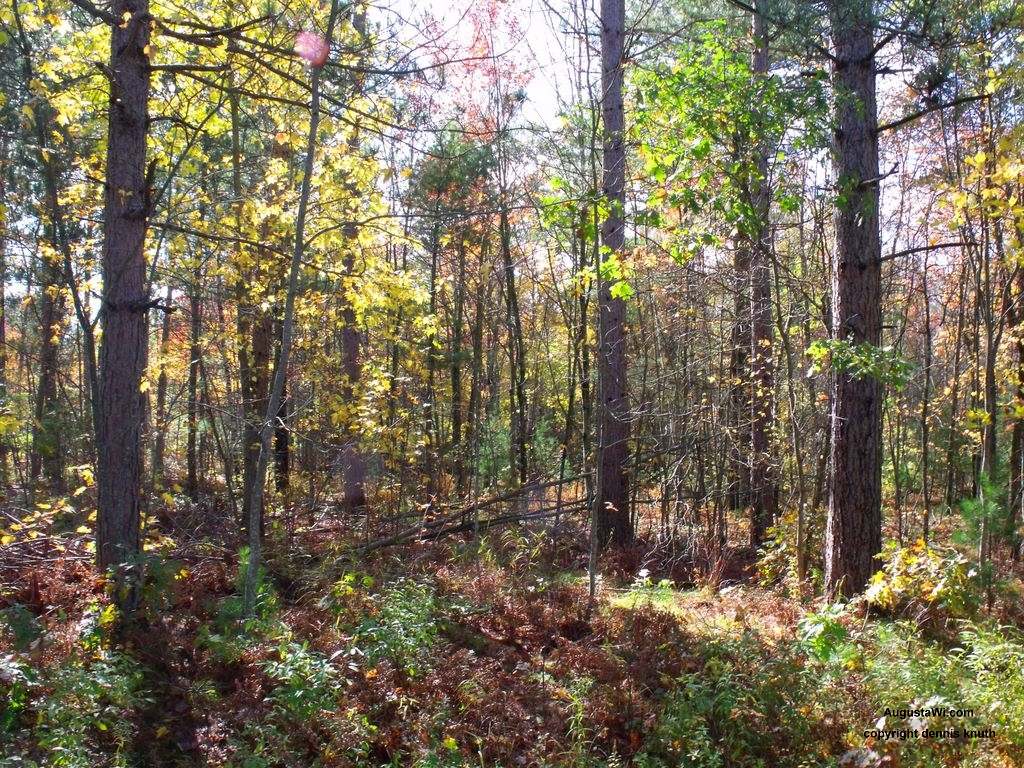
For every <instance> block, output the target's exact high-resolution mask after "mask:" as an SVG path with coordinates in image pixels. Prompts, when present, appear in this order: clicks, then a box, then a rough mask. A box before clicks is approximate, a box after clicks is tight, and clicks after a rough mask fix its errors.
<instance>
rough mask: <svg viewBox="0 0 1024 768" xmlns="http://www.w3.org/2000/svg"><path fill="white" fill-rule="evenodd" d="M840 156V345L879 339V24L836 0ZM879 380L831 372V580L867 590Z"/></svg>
mask: <svg viewBox="0 0 1024 768" xmlns="http://www.w3.org/2000/svg"><path fill="white" fill-rule="evenodd" d="M829 12H830V21H831V28H832V48H833V51H832V87H833V98H834V99H835V112H836V114H835V136H834V149H833V162H834V164H835V176H836V185H837V200H836V212H835V228H836V250H835V257H834V259H833V274H832V333H833V338H834V340H835V341H836V342H847V343H849V344H852V345H870V348H877V347H878V345H879V343H880V341H881V332H882V312H881V306H882V305H881V268H882V263H881V256H882V247H881V238H880V233H879V228H878V227H879V212H878V206H879V191H878V187H879V183H880V176H879V172H878V106H877V103H876V99H875V77H876V76H875V52H876V49H875V36H874V31H875V28H876V20H875V13H874V8H873V5H872V0H832V2H831V3H830V8H829ZM882 394H883V392H882V382H881V381H880V380H879V378H878V377H876V376H873V375H857V374H856V373H854V372H852V371H850V370H834V372H833V376H832V414H831V419H832V422H831V436H832V442H831V446H832V453H831V477H830V483H829V503H828V517H827V523H826V532H825V586H826V589H827V591H828V593H829V595H831V596H837V595H840V594H843V595H852V594H854V593H856V592H858V591H860V590H861V589H862V588H863V587H864V585H865V584H866V583H867V581H868V578H869V577H870V576H871V574H872V572H873V571H874V570H875V565H876V563H875V556H876V555H877V554H878V552H879V550H880V549H881V546H882Z"/></svg>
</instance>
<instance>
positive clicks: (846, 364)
mask: <svg viewBox="0 0 1024 768" xmlns="http://www.w3.org/2000/svg"><path fill="white" fill-rule="evenodd" d="M807 356H808V357H809V358H810V359H811V361H812V364H811V371H812V372H813V373H821V372H823V371H825V370H828V369H829V368H831V369H832V370H835V371H839V372H842V373H847V374H849V375H850V376H852V377H853V378H855V379H864V378H869V377H870V378H873V379H877V380H878V381H880V382H881V383H882V384H885V385H887V386H891V387H894V388H895V389H897V390H899V389H902V388H903V387H905V386H906V385H907V382H908V381H909V379H910V374H911V373H912V372H913V366H912V365H911V363H910V362H909V361H908V360H907V359H906V358H905V357H903V356H902V355H901V354H900V353H899V352H898V351H897V350H896V349H894V348H893V347H887V346H882V347H879V346H876V345H874V344H870V343H869V342H866V341H864V342H861V343H860V344H853V343H851V342H850V341H848V340H847V339H826V340H824V341H822V340H818V341H815V342H814V343H813V344H811V346H810V347H808V348H807Z"/></svg>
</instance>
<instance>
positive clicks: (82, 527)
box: [75, 525, 92, 533]
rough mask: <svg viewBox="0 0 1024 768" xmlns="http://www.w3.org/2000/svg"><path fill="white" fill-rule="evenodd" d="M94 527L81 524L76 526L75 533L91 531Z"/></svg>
mask: <svg viewBox="0 0 1024 768" xmlns="http://www.w3.org/2000/svg"><path fill="white" fill-rule="evenodd" d="M91 532H92V529H91V528H90V527H89V526H87V525H80V526H78V527H77V528H75V533H91Z"/></svg>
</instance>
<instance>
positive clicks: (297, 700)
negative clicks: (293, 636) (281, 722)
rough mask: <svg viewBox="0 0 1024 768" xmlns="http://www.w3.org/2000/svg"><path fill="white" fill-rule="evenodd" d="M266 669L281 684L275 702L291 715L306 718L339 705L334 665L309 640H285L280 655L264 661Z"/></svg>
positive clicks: (274, 693)
mask: <svg viewBox="0 0 1024 768" xmlns="http://www.w3.org/2000/svg"><path fill="white" fill-rule="evenodd" d="M263 671H264V672H266V674H267V676H268V677H269V678H270V679H271V680H273V681H274V682H275V683H276V684H277V685H276V686H275V687H274V689H273V690H272V691H271V692H270V699H271V701H273V703H274V705H275V707H277V708H278V709H279V710H280V711H281V712H283V713H285V714H287V715H288V716H290V717H294V718H296V719H298V720H306V719H308V718H313V717H316V716H317V715H318V714H320V712H322V711H324V710H329V709H334V708H335V705H336V698H335V690H336V687H337V675H336V673H335V670H334V667H333V666H332V665H331V662H330V661H328V660H327V659H326V658H324V657H323V656H321V655H320V654H318V653H315V652H313V651H311V650H310V649H309V646H308V645H307V644H306V643H301V644H300V643H296V642H287V643H282V644H281V646H280V647H279V648H278V650H277V658H276V659H270V660H267V661H265V662H263Z"/></svg>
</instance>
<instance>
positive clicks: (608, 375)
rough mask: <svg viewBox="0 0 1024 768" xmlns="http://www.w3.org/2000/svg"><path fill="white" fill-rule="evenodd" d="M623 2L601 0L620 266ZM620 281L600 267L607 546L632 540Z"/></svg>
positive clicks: (608, 230)
mask: <svg viewBox="0 0 1024 768" xmlns="http://www.w3.org/2000/svg"><path fill="white" fill-rule="evenodd" d="M625 25H626V10H625V4H624V2H623V0H601V119H602V123H603V126H602V127H603V136H604V145H603V148H602V158H603V161H602V165H603V174H602V185H601V187H602V195H603V198H604V201H605V203H606V205H607V208H608V210H607V214H606V218H605V220H604V221H603V222H602V223H601V245H602V253H603V260H604V262H605V263H607V262H609V261H612V262H613V263H614V262H615V261H618V260H621V259H622V258H623V256H624V255H625V254H624V250H625V243H626V238H625V204H626V145H625V113H624V108H623V98H622V89H623V68H624V64H625V60H624V56H623V53H624V51H623V46H624V42H625ZM613 284H614V281H613V280H612V279H609V276H608V274H607V270H606V269H604V267H603V266H602V265H600V264H599V266H598V322H597V339H598V341H597V343H598V374H597V375H598V391H599V395H598V409H599V426H598V429H599V432H598V447H597V464H598V466H597V472H598V482H597V491H596V498H595V501H594V503H595V507H594V526H595V527H596V530H597V539H598V542H599V544H601V545H602V546H603V545H605V544H608V543H609V542H610V543H613V544H615V545H618V546H622V545H624V544H628V543H630V542H631V541H632V540H633V524H632V521H631V519H630V510H629V474H628V471H627V467H626V461H627V458H628V455H629V432H630V414H629V398H628V394H627V389H626V387H627V384H626V302H625V299H624V297H623V296H621V295H613V294H612V286H613Z"/></svg>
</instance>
